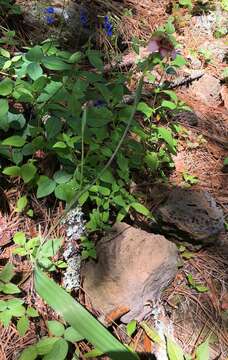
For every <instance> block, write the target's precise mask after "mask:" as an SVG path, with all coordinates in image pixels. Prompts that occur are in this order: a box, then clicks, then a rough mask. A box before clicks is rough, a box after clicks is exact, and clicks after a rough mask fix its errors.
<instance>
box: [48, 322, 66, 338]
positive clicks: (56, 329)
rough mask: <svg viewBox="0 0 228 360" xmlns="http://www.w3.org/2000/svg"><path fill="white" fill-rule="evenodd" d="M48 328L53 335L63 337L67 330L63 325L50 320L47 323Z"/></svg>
mask: <svg viewBox="0 0 228 360" xmlns="http://www.w3.org/2000/svg"><path fill="white" fill-rule="evenodd" d="M47 327H48V330H49V332H50V333H51V335H54V336H62V335H63V334H64V331H65V328H64V325H63V324H62V323H60V322H59V321H56V320H50V321H48V322H47Z"/></svg>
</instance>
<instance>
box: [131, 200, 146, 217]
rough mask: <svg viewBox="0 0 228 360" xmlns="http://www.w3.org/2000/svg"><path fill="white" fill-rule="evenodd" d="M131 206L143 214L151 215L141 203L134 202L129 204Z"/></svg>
mask: <svg viewBox="0 0 228 360" xmlns="http://www.w3.org/2000/svg"><path fill="white" fill-rule="evenodd" d="M131 207H133V209H135V210H136V211H137V212H138V213H140V214H142V215H145V216H151V213H150V211H149V210H148V209H147V208H146V207H145V206H144V205H142V204H140V203H137V202H134V203H132V204H131Z"/></svg>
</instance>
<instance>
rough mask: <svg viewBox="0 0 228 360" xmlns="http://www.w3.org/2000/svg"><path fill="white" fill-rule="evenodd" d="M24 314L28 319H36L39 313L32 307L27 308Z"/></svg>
mask: <svg viewBox="0 0 228 360" xmlns="http://www.w3.org/2000/svg"><path fill="white" fill-rule="evenodd" d="M26 314H27V316H29V317H38V316H39V313H38V311H37V310H36V309H34V308H33V307H28V308H27V310H26Z"/></svg>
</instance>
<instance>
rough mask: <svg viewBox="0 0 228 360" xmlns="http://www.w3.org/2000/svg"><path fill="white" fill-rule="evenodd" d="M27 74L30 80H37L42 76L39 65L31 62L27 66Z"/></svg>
mask: <svg viewBox="0 0 228 360" xmlns="http://www.w3.org/2000/svg"><path fill="white" fill-rule="evenodd" d="M27 74H28V75H29V77H30V78H31V79H32V80H37V79H39V77H41V76H42V75H43V70H42V67H41V66H40V65H39V64H37V63H35V62H32V63H30V64H28V66H27Z"/></svg>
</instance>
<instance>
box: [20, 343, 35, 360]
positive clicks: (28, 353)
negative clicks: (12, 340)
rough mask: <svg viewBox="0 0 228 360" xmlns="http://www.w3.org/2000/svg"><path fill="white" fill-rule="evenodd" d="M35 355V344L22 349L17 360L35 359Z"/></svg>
mask: <svg viewBox="0 0 228 360" xmlns="http://www.w3.org/2000/svg"><path fill="white" fill-rule="evenodd" d="M37 356H38V354H37V351H36V345H32V346H29V347H27V348H26V349H24V350H23V351H22V353H21V355H20V357H19V359H18V360H35V359H36V358H37Z"/></svg>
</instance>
